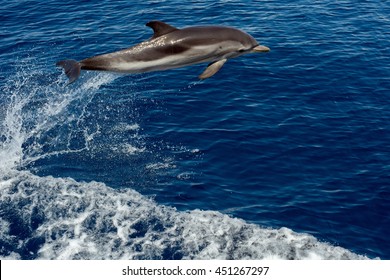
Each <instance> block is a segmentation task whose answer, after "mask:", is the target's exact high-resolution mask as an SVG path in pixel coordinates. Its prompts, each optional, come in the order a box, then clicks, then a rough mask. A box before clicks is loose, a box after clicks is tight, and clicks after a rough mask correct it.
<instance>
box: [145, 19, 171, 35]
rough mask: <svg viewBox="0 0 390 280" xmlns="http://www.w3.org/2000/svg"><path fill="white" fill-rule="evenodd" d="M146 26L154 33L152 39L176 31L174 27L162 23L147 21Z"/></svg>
mask: <svg viewBox="0 0 390 280" xmlns="http://www.w3.org/2000/svg"><path fill="white" fill-rule="evenodd" d="M146 26H149V27H150V28H152V29H153V31H154V34H153V37H152V39H154V38H157V37H160V36H162V35H165V34H168V33H171V32H173V31H175V30H178V29H177V28H176V27H173V26H171V25H169V24H166V23H165V22H162V21H149V22H148V23H147V24H146Z"/></svg>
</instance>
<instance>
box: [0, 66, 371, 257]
mask: <svg viewBox="0 0 390 280" xmlns="http://www.w3.org/2000/svg"><path fill="white" fill-rule="evenodd" d="M62 76H63V75H62ZM62 76H61V77H60V78H58V77H56V76H54V75H53V77H50V78H47V77H46V75H44V73H42V72H39V71H31V69H27V70H26V69H24V68H22V69H19V70H18V71H16V74H15V76H14V77H10V79H9V81H8V82H7V83H6V85H5V86H4V87H3V88H2V92H1V96H2V97H3V100H5V102H4V103H1V104H0V106H2V107H4V108H5V109H4V110H3V113H2V115H1V116H0V117H1V119H0V121H1V122H0V128H1V135H0V140H1V142H0V143H1V146H0V160H1V166H0V192H1V199H0V256H1V258H2V259H364V258H365V257H364V256H361V255H357V254H354V253H352V252H350V251H348V250H347V249H344V248H341V247H337V246H333V245H330V244H328V243H324V242H320V241H319V240H317V239H316V238H315V237H313V236H311V235H309V234H302V233H296V232H294V231H292V230H290V229H288V228H280V229H271V228H262V227H260V226H258V225H254V224H249V223H247V222H245V221H244V220H241V219H237V218H233V217H230V216H228V215H224V214H222V213H220V212H216V211H202V210H193V211H184V212H183V211H178V210H176V209H175V208H173V207H169V206H164V205H160V204H158V203H156V202H155V201H154V200H153V199H151V198H148V197H146V196H143V195H141V194H140V193H138V192H137V191H135V190H133V189H129V188H126V189H114V188H111V187H110V186H108V185H106V184H104V183H99V182H96V181H92V182H88V183H87V182H78V181H76V180H74V179H72V178H54V177H52V176H38V175H35V174H33V172H32V170H31V169H32V166H33V164H34V163H35V162H37V161H39V160H42V159H45V158H49V157H53V156H56V155H60V154H71V153H83V152H87V151H90V149H91V148H90V143H91V141H93V139H94V137H96V135H98V134H99V133H100V131H99V125H98V124H94V125H92V126H85V125H83V122H84V121H85V119H86V115H88V114H89V113H88V110H87V106H88V104H89V103H90V102H91V101H92V100H93V98H94V96H95V94H96V92H97V91H98V90H99V89H100V88H101V86H103V85H105V84H108V83H110V82H112V81H113V80H115V79H116V76H113V75H110V74H91V75H88V74H87V76H86V77H85V78H84V79H82V80H80V81H78V83H79V85H78V86H77V87H74V86H68V87H66V86H64V85H65V81H64V79H65V78H64V77H62ZM113 129H114V130H116V131H126V132H131V131H137V130H138V129H139V125H138V124H132V125H128V124H125V123H123V124H117V125H116V126H114V128H113ZM145 149H146V148H145V147H144V146H143V145H138V146H137V145H132V144H127V145H125V146H122V149H119V153H128V154H132V155H133V154H135V153H141V154H142V153H143V152H144V151H145ZM146 168H149V169H159V168H164V166H161V165H158V163H151V164H149V165H146Z"/></svg>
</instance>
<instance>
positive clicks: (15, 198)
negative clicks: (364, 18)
mask: <svg viewBox="0 0 390 280" xmlns="http://www.w3.org/2000/svg"><path fill="white" fill-rule="evenodd" d="M12 177H13V178H12V179H8V180H2V181H1V185H0V186H1V188H2V189H1V191H2V196H1V209H0V210H1V212H2V213H3V215H2V218H1V219H0V225H1V228H2V230H1V234H2V239H3V240H8V241H7V242H8V243H9V244H10V245H9V248H12V249H10V250H8V252H7V253H6V254H4V255H3V256H2V258H3V257H5V258H26V255H20V252H25V251H26V248H27V249H30V252H28V256H34V257H35V258H38V259H174V258H176V259H177V258H179V259H363V258H365V257H364V256H360V255H356V254H354V253H352V252H350V251H348V250H346V249H344V248H341V247H337V246H332V245H330V244H327V243H323V242H319V241H318V240H317V239H316V238H314V237H313V236H311V235H309V234H300V233H296V232H293V231H292V230H290V229H287V228H281V229H266V228H261V227H259V226H257V225H253V224H248V223H246V222H245V221H243V220H241V219H236V218H232V217H229V216H227V215H224V214H221V213H219V212H214V211H201V210H194V211H189V212H179V211H177V210H176V209H174V208H171V207H166V206H162V205H158V204H156V203H155V202H154V201H153V200H151V199H148V198H146V197H144V196H142V195H141V194H139V193H137V192H135V191H133V190H129V189H127V190H115V189H111V188H109V187H107V186H106V185H104V184H101V183H97V182H91V183H78V182H76V181H74V180H73V179H64V178H58V179H56V178H53V177H38V176H35V175H32V174H30V173H29V172H18V173H17V174H15V173H14V174H13V175H12ZM10 213H12V215H11V216H12V218H9V219H7V217H8V214H10ZM11 216H10V217H11ZM37 217H39V218H37ZM15 220H16V221H18V222H19V223H20V222H21V224H19V225H17V226H19V227H21V229H23V230H24V231H23V232H20V233H19V235H18V234H17V233H15V232H14V233H13V234H14V236H13V237H12V238H11V236H9V234H8V233H7V232H9V229H10V227H11V224H12V223H15ZM32 224H35V228H31V225H32ZM13 226H14V227H15V226H16V225H15V224H13ZM26 232H28V233H29V234H28V235H27V236H26ZM4 237H5V238H4ZM32 240H33V241H34V240H41V241H42V244H41V245H40V246H37V247H36V248H32V249H31V248H30V247H29V244H31V242H32ZM18 254H19V255H18ZM25 254H26V253H25Z"/></svg>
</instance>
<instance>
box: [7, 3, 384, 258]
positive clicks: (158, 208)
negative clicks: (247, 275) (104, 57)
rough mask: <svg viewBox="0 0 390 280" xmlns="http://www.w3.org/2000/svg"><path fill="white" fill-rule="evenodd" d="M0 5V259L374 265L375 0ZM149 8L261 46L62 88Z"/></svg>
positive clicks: (378, 159)
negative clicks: (365, 261) (215, 67)
mask: <svg viewBox="0 0 390 280" xmlns="http://www.w3.org/2000/svg"><path fill="white" fill-rule="evenodd" d="M0 2H1V13H0V19H1V23H2V24H1V27H0V37H1V40H0V69H1V70H0V88H1V90H0V197H1V198H0V203H1V204H0V257H1V258H2V259H6V258H8V259H249V258H252V259H263V258H265V259H275V258H276V259H317V258H320V259H360V258H381V259H390V246H389V241H388V237H389V236H390V215H389V213H390V175H389V174H390V122H389V120H390V102H389V100H390V99H389V98H390V44H389V41H390V32H389V30H390V3H389V2H388V1H380V0H374V1H352V0H341V1H329V0H325V1H308V0H295V1H286V0H279V1H275V0H264V1H188V2H184V3H183V2H182V1H148V0H145V1H131V2H130V1H108V0H106V1H80V0H78V1H73V0H72V1H56V0H48V1H0ZM150 20H162V21H165V22H167V23H169V24H171V25H174V26H176V27H178V28H181V27H185V26H192V25H210V24H212V25H214V24H215V25H228V26H234V27H236V28H240V29H242V30H244V31H246V32H248V33H249V34H251V35H252V36H253V37H255V38H256V39H257V40H258V41H259V42H260V43H261V44H264V45H266V46H268V47H270V48H271V52H269V53H266V54H250V55H249V54H248V55H245V56H242V57H239V58H237V59H232V60H230V61H228V62H227V63H226V64H225V65H224V67H223V68H222V69H221V70H220V72H218V73H217V74H216V75H215V76H214V77H212V78H210V79H207V80H205V81H198V80H197V76H198V75H199V74H200V73H202V71H203V70H204V68H205V66H206V65H195V66H190V67H185V68H181V69H175V70H169V71H164V72H154V73H145V74H137V75H118V74H112V73H98V72H87V71H86V72H83V73H82V75H81V77H80V79H79V80H78V81H77V82H75V83H74V84H71V85H69V86H66V84H67V78H66V77H65V75H64V74H63V73H62V71H61V69H58V68H56V67H55V63H56V61H58V60H61V59H66V58H72V59H77V60H80V59H83V58H86V57H90V56H93V55H96V54H100V53H106V52H112V51H116V50H119V49H123V48H127V47H129V46H131V45H134V44H136V43H139V42H141V41H143V40H147V39H148V38H150V37H151V35H152V30H151V29H149V28H148V27H146V26H145V23H146V22H148V21H150Z"/></svg>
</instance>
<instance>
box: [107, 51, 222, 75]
mask: <svg viewBox="0 0 390 280" xmlns="http://www.w3.org/2000/svg"><path fill="white" fill-rule="evenodd" d="M219 50H220V47H219V46H218V45H208V46H197V47H193V48H191V49H188V50H186V51H185V52H182V53H178V54H172V55H166V54H165V55H162V56H161V57H159V58H157V59H153V60H146V61H143V60H137V59H136V58H135V59H134V60H128V59H118V60H116V59H114V60H112V62H111V63H110V68H112V71H117V72H124V73H142V72H149V71H156V70H167V69H172V68H178V67H183V66H188V65H192V64H196V63H203V62H211V61H216V60H219V59H221V57H222V55H221V54H220V51H219Z"/></svg>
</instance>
